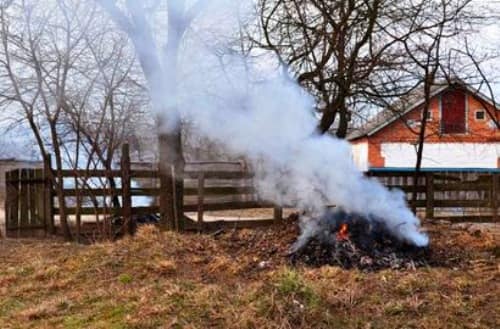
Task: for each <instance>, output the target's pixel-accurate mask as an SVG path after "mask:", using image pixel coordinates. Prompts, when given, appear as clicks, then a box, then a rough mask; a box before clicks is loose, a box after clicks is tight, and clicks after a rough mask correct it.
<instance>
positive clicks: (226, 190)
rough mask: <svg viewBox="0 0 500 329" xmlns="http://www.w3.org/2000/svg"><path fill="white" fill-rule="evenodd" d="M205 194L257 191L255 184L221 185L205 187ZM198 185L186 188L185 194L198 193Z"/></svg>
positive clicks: (250, 192) (249, 192)
mask: <svg viewBox="0 0 500 329" xmlns="http://www.w3.org/2000/svg"><path fill="white" fill-rule="evenodd" d="M203 192H204V194H205V195H227V194H229V195H233V194H253V193H255V192H256V190H255V187H253V186H221V187H218V186H217V187H204V189H203ZM198 193H199V190H198V187H196V188H194V187H187V188H185V189H184V195H186V196H189V195H198Z"/></svg>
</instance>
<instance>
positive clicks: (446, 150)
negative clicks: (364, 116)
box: [382, 143, 500, 168]
mask: <svg viewBox="0 0 500 329" xmlns="http://www.w3.org/2000/svg"><path fill="white" fill-rule="evenodd" d="M382 156H383V157H384V158H385V166H386V167H414V166H415V162H416V159H417V155H416V151H415V146H413V145H411V144H407V143H383V144H382ZM499 157H500V143H432V144H430V143H429V144H425V145H424V154H423V157H422V168H425V167H427V168H450V167H451V168H497V158H499Z"/></svg>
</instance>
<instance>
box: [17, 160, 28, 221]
mask: <svg viewBox="0 0 500 329" xmlns="http://www.w3.org/2000/svg"><path fill="white" fill-rule="evenodd" d="M28 180H29V173H28V169H21V181H23V182H22V183H21V191H20V194H19V198H20V201H19V216H20V218H19V223H20V225H19V226H20V227H21V228H22V227H27V226H29V224H30V222H29V192H28V188H29V185H28Z"/></svg>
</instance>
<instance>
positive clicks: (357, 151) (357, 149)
mask: <svg viewBox="0 0 500 329" xmlns="http://www.w3.org/2000/svg"><path fill="white" fill-rule="evenodd" d="M351 145H352V158H353V160H354V163H355V164H356V166H357V167H358V168H359V170H361V171H367V170H368V142H363V143H356V144H351Z"/></svg>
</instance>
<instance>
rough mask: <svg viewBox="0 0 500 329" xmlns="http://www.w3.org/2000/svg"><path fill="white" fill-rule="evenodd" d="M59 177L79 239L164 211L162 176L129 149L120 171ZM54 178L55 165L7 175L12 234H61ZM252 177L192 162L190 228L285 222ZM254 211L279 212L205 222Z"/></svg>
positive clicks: (187, 193)
mask: <svg viewBox="0 0 500 329" xmlns="http://www.w3.org/2000/svg"><path fill="white" fill-rule="evenodd" d="M221 168H222V170H221ZM59 174H60V175H62V177H63V180H64V184H63V185H64V189H63V195H64V197H65V203H64V205H63V206H64V207H65V209H64V210H65V214H66V215H68V216H72V217H73V218H74V220H73V221H72V223H71V224H72V225H71V229H72V232H73V233H74V234H76V235H77V236H78V237H79V236H80V235H81V234H83V235H89V234H93V235H96V234H95V232H96V231H98V232H99V235H105V236H112V235H113V234H115V233H116V231H113V228H112V227H111V225H112V222H111V221H112V220H114V219H117V218H122V219H124V220H125V221H124V222H123V221H121V222H122V227H121V228H120V230H121V231H124V230H132V229H133V226H134V225H133V223H132V222H133V221H132V220H131V219H137V218H139V217H140V216H145V215H151V214H158V213H159V212H160V206H159V202H160V200H161V199H162V198H160V194H161V193H162V191H161V189H160V188H159V177H160V175H159V172H158V170H154V169H147V170H145V169H139V170H135V169H134V168H133V167H132V164H131V163H130V157H129V151H128V146H127V145H125V146H124V147H123V149H122V161H121V168H120V169H117V170H81V169H67V170H61V171H60V172H59ZM54 177H57V175H56V172H55V171H53V169H52V168H50V167H47V168H44V169H19V170H13V171H10V172H8V173H7V174H6V182H7V194H8V196H9V197H8V198H7V199H6V203H5V207H6V209H7V216H6V217H7V221H6V224H7V225H6V229H7V235H9V236H22V235H30V234H32V233H33V232H34V230H41V231H42V232H43V231H45V232H49V233H59V230H60V225H59V223H58V220H59V215H60V214H61V206H62V205H60V204H59V203H58V199H57V198H56V190H55V188H54V184H53V181H52V180H53V179H55V178H54ZM252 179H253V174H252V173H249V172H248V171H247V170H246V168H245V167H244V166H243V165H242V164H241V163H239V162H235V163H227V162H224V163H218V162H197V163H188V164H186V171H185V172H184V199H185V200H184V212H185V213H194V214H195V216H196V218H195V220H191V219H190V218H188V217H185V218H184V223H183V226H184V228H186V229H203V228H211V227H212V228H213V227H222V226H231V227H254V226H262V225H270V224H272V223H273V222H275V221H277V220H280V219H282V209H281V208H280V207H275V206H274V205H273V204H272V203H269V202H264V201H262V200H259V198H258V196H257V194H256V191H255V188H254V184H253V181H252ZM68 182H69V183H71V184H67V183H68ZM110 182H113V183H112V184H111V183H110ZM137 182H140V183H141V187H133V185H134V184H133V183H137ZM25 191H28V192H29V193H26V192H25ZM137 197H142V198H149V199H150V200H151V205H148V206H144V205H134V198H137ZM114 198H115V199H116V198H117V199H118V206H115V205H114V204H113V202H112V200H113V199H114ZM250 208H274V214H273V218H272V219H258V220H232V221H210V222H206V221H204V213H205V212H207V211H217V210H232V209H250ZM42 214H43V215H42ZM89 219H90V220H89ZM89 232H91V233H89ZM23 233H24V234H23Z"/></svg>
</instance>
